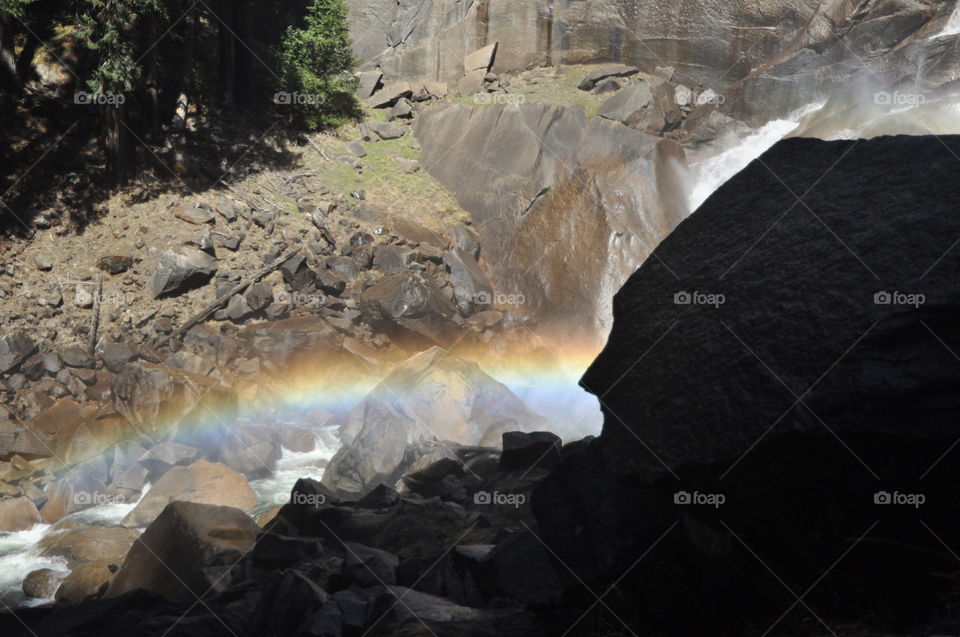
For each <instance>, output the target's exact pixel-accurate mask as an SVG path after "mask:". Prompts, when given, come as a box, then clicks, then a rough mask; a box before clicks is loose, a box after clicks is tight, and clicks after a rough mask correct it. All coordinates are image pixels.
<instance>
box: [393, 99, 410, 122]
mask: <svg viewBox="0 0 960 637" xmlns="http://www.w3.org/2000/svg"><path fill="white" fill-rule="evenodd" d="M411 117H413V105H412V104H411V103H410V102H409V100H407V99H406V98H401V99H399V100H397V103H396V104H394V106H393V108H391V109H390V112H389V113H387V119H388V120H394V119H410V118H411Z"/></svg>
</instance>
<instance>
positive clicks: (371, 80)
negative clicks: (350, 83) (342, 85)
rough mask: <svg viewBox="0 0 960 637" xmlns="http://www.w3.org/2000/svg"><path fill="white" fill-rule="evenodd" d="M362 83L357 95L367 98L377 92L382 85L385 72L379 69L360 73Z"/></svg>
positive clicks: (363, 98)
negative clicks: (381, 81)
mask: <svg viewBox="0 0 960 637" xmlns="http://www.w3.org/2000/svg"><path fill="white" fill-rule="evenodd" d="M358 76H359V80H360V85H359V86H358V87H357V91H356V93H355V95H356V96H357V98H359V99H362V100H365V99H367V98H368V97H370V96H372V95H373V94H374V93H376V92H377V88H379V87H380V80H381V79H383V73H382V72H380V71H378V70H373V71H364V72H362V73H358Z"/></svg>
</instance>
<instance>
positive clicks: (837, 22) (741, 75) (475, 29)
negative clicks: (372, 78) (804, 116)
mask: <svg viewBox="0 0 960 637" xmlns="http://www.w3.org/2000/svg"><path fill="white" fill-rule="evenodd" d="M951 10H952V5H951V3H949V2H935V3H922V2H902V3H898V4H896V5H893V6H891V5H887V4H884V3H878V4H873V5H870V6H868V7H861V6H860V5H855V4H851V3H848V2H842V1H841V0H828V1H826V2H820V3H816V2H797V1H796V0H764V1H763V2H762V3H760V4H759V5H755V4H750V3H746V2H742V1H737V2H722V1H710V2H699V3H689V4H685V5H683V6H674V5H665V4H663V3H657V2H640V1H639V0H597V1H591V2H564V3H558V2H554V1H553V0H533V1H531V2H499V1H496V0H493V1H484V2H473V1H472V0H450V1H449V2H417V3H403V2H400V3H398V2H395V1H394V0H359V1H357V2H351V3H350V21H351V32H352V34H353V37H354V50H355V51H356V53H357V54H358V56H359V57H361V58H362V59H364V60H366V61H368V62H369V63H370V66H371V67H372V66H373V64H374V63H375V64H378V65H379V68H380V69H382V71H383V73H384V74H385V76H386V77H387V78H390V81H398V80H414V79H422V78H431V79H439V80H441V81H445V82H447V83H448V84H450V85H454V84H456V83H457V82H459V81H460V80H461V79H462V78H464V76H465V70H464V65H463V60H464V57H465V56H467V55H468V54H470V53H471V52H474V51H477V50H478V49H481V48H483V47H486V46H488V45H491V44H492V43H499V46H498V47H497V51H496V58H495V60H494V63H493V67H492V68H493V71H494V72H496V73H504V72H507V71H519V70H522V69H525V68H529V67H530V66H533V65H543V64H593V63H608V62H620V63H624V64H630V65H634V66H637V67H639V68H640V69H642V70H644V71H647V72H653V71H654V69H655V68H656V67H660V66H669V67H673V68H674V69H675V70H676V73H677V74H678V75H679V76H681V77H682V78H684V84H687V85H688V86H698V85H702V86H704V87H706V88H711V89H713V90H716V91H717V92H723V93H725V102H726V104H727V105H728V106H729V107H730V108H731V111H732V114H734V115H735V116H736V117H738V118H746V119H749V120H751V122H752V123H754V124H756V123H760V122H764V121H767V120H769V119H773V118H776V117H778V116H782V115H784V114H786V113H789V112H790V111H792V110H794V109H796V108H799V107H801V106H803V105H805V104H808V103H810V102H812V101H817V100H820V99H825V98H826V97H827V96H829V95H831V94H832V93H835V92H836V91H838V90H843V89H845V88H847V87H849V85H850V84H851V79H852V78H856V77H857V76H858V75H860V74H862V72H863V68H864V64H867V67H868V68H870V69H871V72H870V75H871V76H872V78H873V79H872V80H871V81H873V80H875V81H876V83H877V84H881V86H875V87H873V90H880V89H881V88H883V87H884V86H891V87H894V86H896V85H897V83H898V82H901V81H903V82H909V83H910V85H911V86H913V85H914V84H913V82H914V79H915V75H916V73H917V68H918V64H920V65H922V67H923V71H922V72H923V75H924V77H923V79H924V81H925V83H928V84H933V85H941V84H944V83H946V82H949V81H950V80H953V79H956V78H957V77H958V74H960V68H958V66H957V60H958V57H960V53H958V52H957V51H956V49H957V47H956V46H953V44H955V42H956V38H957V37H960V35H955V36H952V38H953V39H952V42H953V44H951V38H950V37H947V38H942V39H940V41H937V40H931V39H929V36H930V35H931V34H933V33H936V32H937V31H938V30H940V29H941V28H942V27H943V24H944V22H945V21H946V20H947V18H948V16H949V15H950V13H951ZM864 60H867V61H868V62H864Z"/></svg>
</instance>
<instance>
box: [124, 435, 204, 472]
mask: <svg viewBox="0 0 960 637" xmlns="http://www.w3.org/2000/svg"><path fill="white" fill-rule="evenodd" d="M199 456H200V450H199V449H197V448H196V447H191V446H190V445H184V444H181V443H179V442H161V443H160V444H159V445H156V446H154V447H151V448H150V450H149V451H145V452H144V453H143V454H141V455H140V456H139V457H138V458H137V463H138V464H139V465H140V466H142V467H143V468H144V469H146V470H147V472H148V476H149V480H150V481H152V482H156V481H157V480H159V479H160V478H161V477H162V476H163V475H164V474H165V473H167V471H169V470H170V469H172V468H173V467H177V466H188V465H191V464H193V462H194V461H195V460H196V459H197V458H198V457H199Z"/></svg>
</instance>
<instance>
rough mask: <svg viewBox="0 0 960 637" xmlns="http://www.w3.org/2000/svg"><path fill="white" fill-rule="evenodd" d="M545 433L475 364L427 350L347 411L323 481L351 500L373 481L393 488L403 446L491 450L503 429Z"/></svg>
mask: <svg viewBox="0 0 960 637" xmlns="http://www.w3.org/2000/svg"><path fill="white" fill-rule="evenodd" d="M546 428H549V420H547V419H546V418H544V417H542V416H540V415H539V414H536V413H534V412H532V411H530V410H529V409H527V408H526V406H524V405H523V403H522V402H520V400H519V399H518V398H517V397H516V396H515V395H514V394H513V393H512V392H511V391H510V390H509V389H507V387H505V386H504V385H501V384H500V383H498V382H497V381H495V380H494V379H493V378H491V377H490V376H488V375H487V374H485V373H484V372H483V371H482V370H481V369H480V368H479V367H478V366H477V365H476V364H475V363H470V362H467V361H464V360H462V359H459V358H457V357H455V356H452V355H449V354H447V353H445V352H444V351H443V350H441V349H440V348H439V347H434V348H432V349H430V350H427V351H425V352H421V353H419V354H417V355H415V356H413V357H411V358H410V359H408V360H407V361H405V362H404V363H403V364H401V365H399V366H398V367H397V368H396V369H395V370H394V371H393V372H392V373H391V374H390V375H389V376H387V378H385V379H384V380H383V382H382V383H381V384H380V385H378V386H377V387H376V388H375V389H374V390H373V391H371V392H370V394H369V395H368V396H367V397H366V398H365V399H364V401H363V402H362V403H361V404H360V405H358V406H357V407H356V408H354V410H353V411H351V413H350V416H349V418H348V421H347V423H346V424H345V425H344V426H343V428H342V429H341V437H342V438H344V439H345V445H344V446H343V447H342V448H341V449H340V450H339V451H338V452H337V453H336V454H335V455H334V457H333V458H332V459H331V461H330V464H329V466H328V467H327V470H326V471H325V472H324V474H323V484H324V485H325V486H327V487H329V488H332V489H334V490H336V491H337V493H339V494H341V495H343V497H345V498H348V499H349V498H352V499H355V498H356V497H358V496H360V495H363V494H364V493H366V492H368V491H369V490H370V489H372V488H374V487H376V486H377V485H378V484H381V483H383V484H387V485H393V484H396V482H397V481H398V480H399V479H400V478H401V476H402V475H403V474H404V473H407V471H408V468H409V466H410V464H411V462H412V461H413V460H414V459H415V458H414V457H411V456H410V455H408V448H410V446H411V445H416V444H418V443H424V442H430V441H434V440H445V441H450V442H452V443H455V444H462V445H493V444H496V443H497V442H498V441H499V440H500V438H501V436H502V435H503V433H504V432H505V431H508V430H511V429H522V430H528V431H533V430H543V429H546ZM350 432H353V434H352V436H351V435H350ZM418 455H419V454H418Z"/></svg>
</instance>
